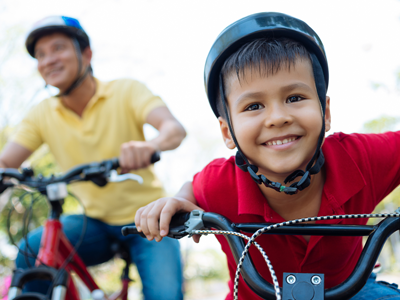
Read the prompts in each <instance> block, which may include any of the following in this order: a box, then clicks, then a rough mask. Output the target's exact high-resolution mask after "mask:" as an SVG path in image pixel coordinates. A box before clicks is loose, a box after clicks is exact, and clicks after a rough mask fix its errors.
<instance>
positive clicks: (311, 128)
mask: <svg viewBox="0 0 400 300" xmlns="http://www.w3.org/2000/svg"><path fill="white" fill-rule="evenodd" d="M225 83H226V97H227V101H228V106H229V111H230V115H231V119H232V124H233V130H234V133H235V136H236V138H237V141H238V144H239V147H240V148H241V150H242V151H243V153H244V155H245V156H246V157H248V158H249V160H250V161H251V162H252V163H253V164H255V165H256V166H258V167H259V170H260V172H261V173H262V174H264V175H265V176H267V177H268V178H270V179H271V180H276V181H279V182H282V178H283V179H284V178H286V176H287V175H289V174H290V173H292V172H293V171H295V170H298V169H303V170H304V169H305V167H306V165H307V163H308V162H309V161H310V160H311V158H312V156H313V154H314V152H315V150H316V149H315V148H316V145H317V140H318V136H319V134H320V131H321V128H322V113H321V105H320V101H319V98H318V94H317V91H316V88H315V82H314V76H313V71H312V67H311V63H310V61H308V60H305V59H297V60H296V62H295V64H291V65H290V66H288V65H287V64H283V67H282V68H281V69H280V70H278V71H276V72H275V73H274V74H267V75H265V74H263V66H261V69H259V68H258V67H257V68H256V67H251V68H247V69H246V70H245V72H244V74H243V75H242V74H241V76H240V79H238V77H237V76H236V74H230V76H228V77H227V78H226V82H225ZM219 120H220V125H221V131H222V134H223V137H224V140H225V143H226V145H227V146H228V148H231V149H233V148H235V144H234V143H233V140H232V138H231V136H230V134H229V130H228V127H227V124H226V121H225V120H224V119H223V118H221V117H220V118H219ZM325 127H326V131H328V130H329V129H330V109H329V98H328V97H327V104H326V118H325Z"/></svg>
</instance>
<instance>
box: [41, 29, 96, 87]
mask: <svg viewBox="0 0 400 300" xmlns="http://www.w3.org/2000/svg"><path fill="white" fill-rule="evenodd" d="M91 56H92V53H91V50H90V48H89V47H87V48H86V49H85V50H84V51H83V52H82V64H83V66H84V67H85V66H86V65H88V64H90V60H91ZM35 58H36V59H37V61H38V65H37V67H38V71H39V73H40V75H42V77H43V79H44V80H45V82H46V83H47V84H50V85H52V86H55V87H57V88H59V89H60V90H61V91H63V90H65V89H67V88H68V87H69V86H71V84H72V82H73V81H74V80H75V78H76V76H77V73H78V68H79V63H78V58H77V55H76V51H75V47H74V44H73V42H72V39H71V38H70V37H68V36H66V35H65V34H62V33H52V34H49V35H45V36H43V37H41V38H40V39H38V41H37V42H36V45H35Z"/></svg>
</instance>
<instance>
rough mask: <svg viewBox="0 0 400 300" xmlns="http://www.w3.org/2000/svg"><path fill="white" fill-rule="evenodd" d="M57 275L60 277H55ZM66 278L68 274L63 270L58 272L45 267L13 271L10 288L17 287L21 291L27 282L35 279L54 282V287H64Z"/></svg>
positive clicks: (66, 281)
mask: <svg viewBox="0 0 400 300" xmlns="http://www.w3.org/2000/svg"><path fill="white" fill-rule="evenodd" d="M57 273H60V275H58V276H57ZM56 277H57V278H56ZM68 278H69V275H68V272H66V271H65V270H63V271H61V272H59V270H57V269H54V268H51V267H47V266H37V267H32V268H28V269H16V270H14V271H13V276H12V280H11V285H10V288H11V287H17V288H19V289H22V288H23V286H24V285H25V284H26V283H27V282H29V281H31V280H36V279H39V280H49V281H53V280H55V284H54V285H55V286H57V285H62V286H65V287H66V286H67V283H68Z"/></svg>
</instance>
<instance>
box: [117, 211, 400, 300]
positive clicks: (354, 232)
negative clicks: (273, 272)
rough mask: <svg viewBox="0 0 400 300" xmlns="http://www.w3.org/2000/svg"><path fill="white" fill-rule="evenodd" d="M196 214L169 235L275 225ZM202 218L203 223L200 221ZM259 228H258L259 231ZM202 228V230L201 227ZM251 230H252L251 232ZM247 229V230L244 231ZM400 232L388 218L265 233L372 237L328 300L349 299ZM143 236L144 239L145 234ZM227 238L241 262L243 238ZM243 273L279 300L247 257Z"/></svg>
mask: <svg viewBox="0 0 400 300" xmlns="http://www.w3.org/2000/svg"><path fill="white" fill-rule="evenodd" d="M192 214H193V212H192V213H185V214H180V215H177V216H174V219H173V220H174V224H172V222H171V225H170V233H169V234H168V235H167V236H169V237H172V238H178V239H179V238H182V237H183V236H186V235H190V234H191V232H192V230H193V229H190V228H196V229H211V228H214V229H217V230H223V231H232V232H241V231H245V232H255V231H256V230H258V229H260V228H263V227H266V226H268V225H271V224H269V223H264V224H254V223H251V224H250V225H249V224H234V223H232V222H231V221H230V220H228V219H227V218H225V217H224V216H222V215H219V214H216V213H209V212H205V213H203V212H201V218H198V216H197V217H193V216H192ZM200 219H201V220H200ZM257 226H258V228H257ZM200 227H201V228H200ZM249 227H250V229H249ZM243 229H245V230H243ZM399 229H400V218H398V217H388V218H386V219H384V220H382V221H381V222H380V223H379V224H378V225H375V226H366V225H365V226H362V225H341V224H338V225H335V224H325V225H322V224H302V225H298V224H297V225H288V226H284V227H281V228H276V229H272V230H270V231H266V232H265V234H291V235H325V233H326V235H338V236H343V235H348V236H360V235H369V237H368V240H367V243H366V244H365V246H364V249H363V251H362V253H361V255H360V258H359V260H358V262H357V264H356V266H355V268H354V270H353V272H352V273H351V275H350V276H349V277H348V278H347V279H346V280H345V281H344V282H343V283H341V284H339V285H337V286H335V287H333V288H330V289H326V290H325V300H334V299H349V298H351V297H352V296H354V295H355V294H357V292H358V291H359V290H361V288H362V287H363V286H364V285H365V283H366V282H367V279H368V277H369V275H370V274H371V272H372V270H373V268H374V265H375V262H376V260H377V258H378V256H379V253H380V252H381V250H382V247H383V245H384V243H385V241H386V239H387V238H388V237H389V236H390V235H391V234H392V233H394V232H395V231H397V230H399ZM135 233H138V232H137V230H136V226H125V227H123V228H122V234H123V235H127V234H135ZM142 236H144V235H143V234H142ZM225 238H226V239H227V241H228V244H229V246H230V248H231V251H232V254H233V256H234V258H235V261H236V263H238V261H239V259H240V257H241V255H242V253H243V250H244V248H245V244H244V242H243V239H242V238H240V237H237V236H234V235H227V236H225ZM241 274H242V277H243V279H244V281H245V282H246V284H247V285H248V286H249V287H250V288H251V289H252V290H253V291H254V292H255V293H256V294H257V295H258V296H260V297H262V298H263V299H271V300H272V299H276V298H275V290H274V288H273V286H272V285H271V284H270V283H269V282H268V281H266V280H265V279H264V278H263V277H262V276H261V275H260V274H259V273H258V271H257V269H256V268H255V266H254V264H253V262H252V260H251V258H250V257H249V256H246V257H245V259H244V262H243V267H242V269H241Z"/></svg>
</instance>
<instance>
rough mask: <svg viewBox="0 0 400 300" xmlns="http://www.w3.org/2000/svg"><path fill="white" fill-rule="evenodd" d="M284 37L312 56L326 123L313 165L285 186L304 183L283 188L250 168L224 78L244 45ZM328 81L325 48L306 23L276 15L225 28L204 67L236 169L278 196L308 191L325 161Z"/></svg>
mask: <svg viewBox="0 0 400 300" xmlns="http://www.w3.org/2000/svg"><path fill="white" fill-rule="evenodd" d="M281 37H286V38H290V39H292V40H294V41H297V42H299V43H300V44H302V45H303V46H304V47H305V48H306V49H307V50H308V52H309V53H310V57H311V63H312V69H313V73H314V79H315V85H316V89H317V93H318V98H319V100H320V103H321V111H322V120H323V121H322V128H321V132H320V135H319V138H318V143H317V148H316V151H315V153H314V155H313V157H312V159H311V161H310V162H309V163H308V164H307V167H306V169H305V171H303V170H296V171H294V172H293V173H292V174H290V175H289V176H288V177H287V178H286V179H285V181H284V183H285V184H286V183H288V182H291V181H293V180H294V179H296V178H297V177H299V176H301V179H300V180H299V181H298V182H294V183H292V184H291V185H290V186H283V185H281V184H280V183H279V182H273V181H271V180H269V179H267V178H266V177H265V176H264V175H257V171H258V167H257V166H255V165H252V164H250V162H249V161H248V159H247V158H246V156H245V155H244V154H243V152H242V151H241V150H240V147H239V145H238V143H237V140H236V137H235V135H234V132H233V130H232V125H231V120H230V117H229V113H228V110H227V107H226V103H225V93H224V87H223V82H222V80H223V79H222V74H221V69H222V66H223V64H224V62H225V61H226V60H227V59H228V58H229V57H230V56H231V55H232V54H233V53H235V52H236V51H237V50H239V48H240V47H241V46H243V45H244V44H246V43H248V42H250V41H252V40H255V39H258V38H281ZM328 81H329V72H328V62H327V59H326V55H325V50H324V46H323V44H322V42H321V40H320V38H319V37H318V35H317V34H316V33H315V32H314V30H312V29H311V27H309V26H308V25H307V24H306V23H305V22H303V21H301V20H299V19H296V18H293V17H291V16H288V15H285V14H282V13H276V12H263V13H257V14H253V15H250V16H247V17H245V18H243V19H240V20H238V21H236V22H235V23H233V24H231V25H230V26H228V27H227V28H225V29H224V30H223V31H222V32H221V34H220V35H219V36H218V37H217V39H216V41H215V42H214V44H213V45H212V47H211V50H210V52H209V53H208V56H207V60H206V65H205V67H204V84H205V88H206V93H207V96H208V101H209V102H210V105H211V108H212V110H213V111H214V114H215V115H216V116H217V117H219V113H218V109H217V97H218V92H219V93H220V95H221V97H222V99H223V101H222V102H223V106H224V110H225V112H226V116H227V123H228V126H229V130H230V132H231V135H232V138H233V141H234V143H235V145H236V148H237V149H238V151H237V154H236V165H237V166H238V167H239V168H240V169H242V170H243V171H245V172H249V173H250V175H251V177H252V179H253V180H254V181H255V182H257V183H258V184H264V185H265V186H267V187H269V188H272V189H274V190H276V191H278V192H285V193H287V194H290V195H293V194H295V193H297V192H298V191H301V190H303V189H305V188H306V187H308V186H309V185H310V183H311V175H313V174H317V173H318V172H319V171H320V170H321V167H322V166H323V164H324V161H325V159H324V155H323V153H322V151H321V146H322V142H323V140H324V136H325V123H324V118H325V107H326V91H327V88H328Z"/></svg>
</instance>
